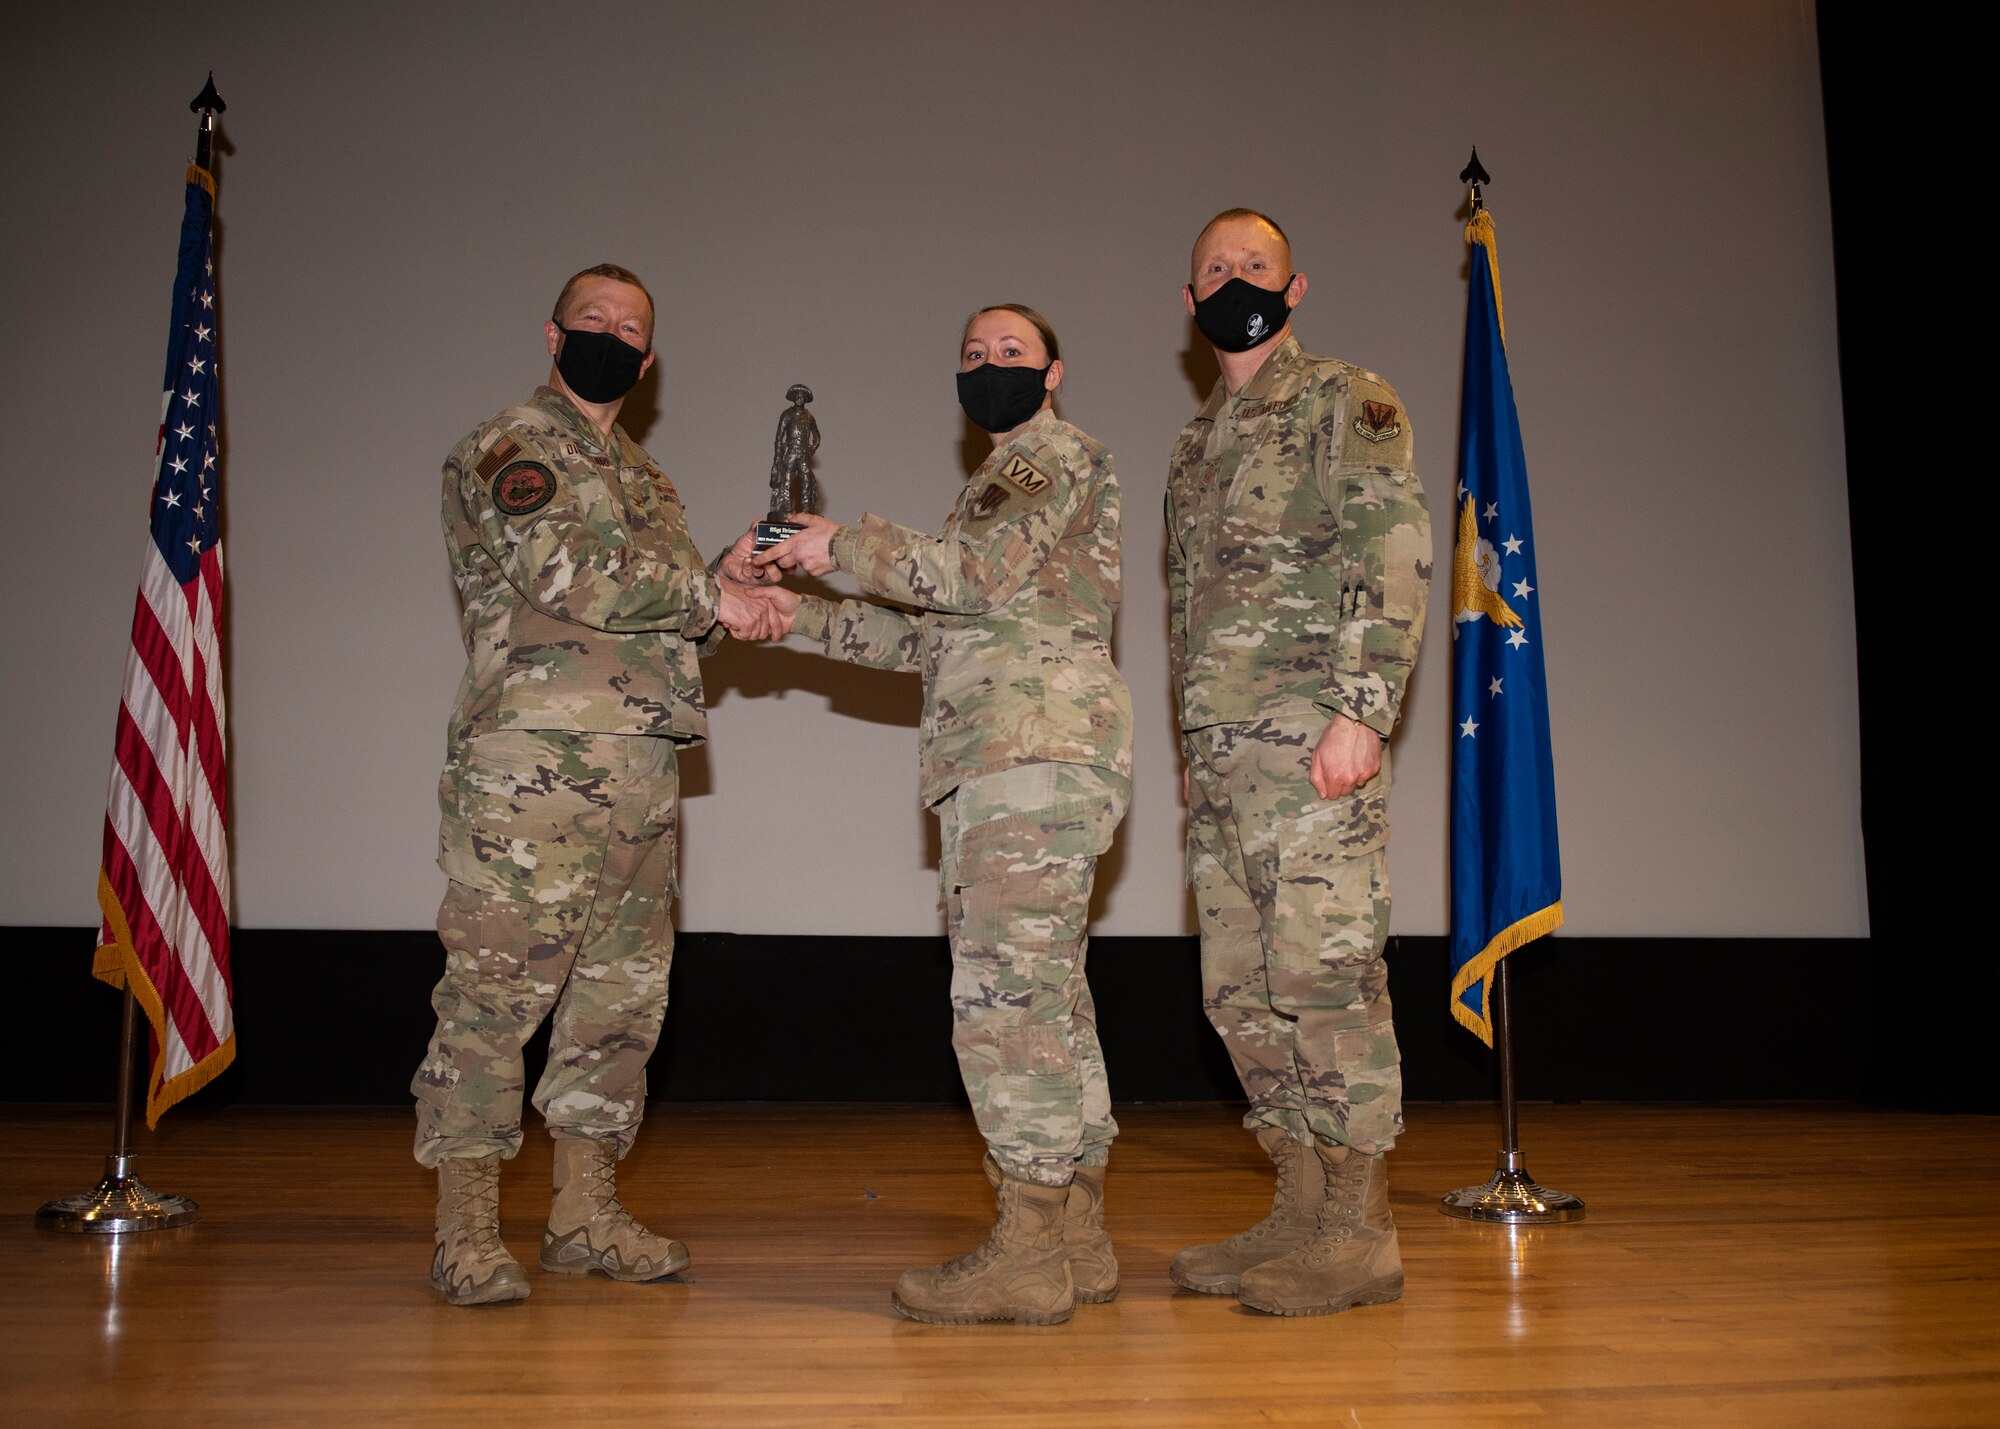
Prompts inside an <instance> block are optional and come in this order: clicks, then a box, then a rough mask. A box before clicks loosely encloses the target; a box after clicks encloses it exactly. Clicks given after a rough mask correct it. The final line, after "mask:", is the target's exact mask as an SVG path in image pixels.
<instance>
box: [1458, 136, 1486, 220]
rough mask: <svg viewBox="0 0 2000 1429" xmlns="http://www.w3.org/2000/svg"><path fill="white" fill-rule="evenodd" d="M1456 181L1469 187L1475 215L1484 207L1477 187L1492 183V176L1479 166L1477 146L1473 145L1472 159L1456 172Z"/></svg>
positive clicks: (1484, 204)
mask: <svg viewBox="0 0 2000 1429" xmlns="http://www.w3.org/2000/svg"><path fill="white" fill-rule="evenodd" d="M1458 181H1459V182H1460V183H1462V184H1469V185H1471V187H1472V211H1473V212H1474V213H1477V212H1479V210H1481V209H1482V208H1484V207H1486V200H1485V199H1483V198H1481V197H1480V196H1479V186H1480V185H1481V184H1490V183H1492V182H1493V175H1491V174H1489V173H1487V172H1486V169H1485V167H1484V166H1483V165H1481V164H1480V162H1479V147H1478V145H1476V144H1475V145H1474V146H1473V149H1472V158H1471V159H1470V160H1469V161H1467V163H1466V165H1465V167H1464V168H1462V169H1460V170H1459V171H1458Z"/></svg>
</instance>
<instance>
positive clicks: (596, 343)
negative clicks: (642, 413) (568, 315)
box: [556, 327, 646, 406]
mask: <svg viewBox="0 0 2000 1429" xmlns="http://www.w3.org/2000/svg"><path fill="white" fill-rule="evenodd" d="M562 335H563V345H562V352H561V354H560V355H558V356H557V358H556V371H558V372H560V373H561V374H562V380H563V381H565V382H567V383H568V384H569V390H570V391H572V392H574V393H576V395H577V396H579V397H581V398H583V400H584V401H586V402H591V403H595V404H597V405H600V406H602V405H603V404H605V403H609V402H616V401H617V400H618V399H619V398H620V397H623V396H624V395H625V394H626V393H627V392H630V391H631V390H632V388H633V386H634V385H635V384H636V383H637V382H638V380H639V369H640V368H642V367H644V366H645V365H646V354H645V353H643V352H641V351H640V350H639V349H638V348H636V347H634V346H632V344H631V343H629V342H623V341H620V340H619V337H618V335H617V334H616V333H610V332H592V331H590V330H589V329H588V328H573V327H566V328H563V329H562Z"/></svg>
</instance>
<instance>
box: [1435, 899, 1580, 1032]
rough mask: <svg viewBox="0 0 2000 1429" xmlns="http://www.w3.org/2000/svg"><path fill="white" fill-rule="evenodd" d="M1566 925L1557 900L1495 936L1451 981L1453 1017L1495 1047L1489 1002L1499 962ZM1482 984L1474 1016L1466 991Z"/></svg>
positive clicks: (1466, 1028) (1559, 901)
mask: <svg viewBox="0 0 2000 1429" xmlns="http://www.w3.org/2000/svg"><path fill="white" fill-rule="evenodd" d="M1562 923H1563V905H1562V899H1560V898H1558V899H1557V900H1556V901H1555V902H1553V903H1551V904H1550V905H1549V906H1548V907H1546V908H1544V909H1542V910H1541V911H1539V912H1536V913H1530V914H1529V915H1528V916H1527V917H1525V918H1522V919H1520V920H1519V921H1517V922H1515V923H1512V924H1510V925H1508V926H1507V927H1505V928H1502V929H1501V930H1500V931H1499V932H1498V933H1496V934H1494V935H1493V940H1492V941H1491V942H1489V943H1488V944H1487V945H1486V946H1485V947H1483V948H1481V949H1480V950H1479V953H1478V955H1477V956H1476V957H1474V958H1473V959H1472V960H1471V961H1469V962H1467V963H1466V965H1465V966H1464V967H1462V968H1460V969H1459V970H1458V972H1457V973H1456V974H1454V975H1453V977H1452V980H1451V1015H1452V1016H1453V1017H1456V1018H1457V1019H1458V1020H1459V1024H1460V1025H1461V1026H1463V1027H1464V1028H1465V1030H1466V1031H1468V1032H1470V1033H1471V1034H1472V1035H1473V1036H1475V1037H1477V1038H1478V1039H1479V1040H1480V1041H1482V1042H1484V1043H1485V1044H1486V1045H1487V1046H1489V1047H1491V1046H1492V1045H1493V1009H1492V1008H1491V1007H1490V1006H1488V999H1490V998H1491V997H1492V996H1493V982H1492V978H1493V969H1495V968H1496V967H1498V966H1500V959H1502V958H1504V957H1506V956H1507V954H1509V953H1511V952H1513V951H1514V950H1515V949H1516V948H1520V947H1525V946H1526V945H1527V944H1529V943H1532V942H1534V941H1535V939H1537V938H1539V937H1541V936H1542V935H1543V934H1545V933H1553V932H1554V931H1555V930H1556V929H1558V928H1560V927H1561V926H1562ZM1474 983H1478V984H1479V1011H1477V1012H1474V1011H1473V1010H1472V1009H1471V1008H1469V1007H1467V1006H1466V1005H1465V1003H1464V1002H1462V1001H1461V1000H1460V999H1462V998H1463V997H1464V996H1465V993H1466V989H1468V988H1470V987H1471V986H1472V985H1473V984H1474Z"/></svg>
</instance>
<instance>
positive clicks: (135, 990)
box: [90, 166, 236, 1128]
mask: <svg viewBox="0 0 2000 1429" xmlns="http://www.w3.org/2000/svg"><path fill="white" fill-rule="evenodd" d="M188 172H189V173H190V174H198V173H200V172H201V170H200V169H197V168H194V167H192V166H190V167H189V169H188ZM97 906H98V908H99V909H100V910H101V911H102V912H103V914H104V923H105V926H106V927H108V928H109V929H110V930H111V941H110V942H108V943H101V944H99V945H98V949H97V952H96V954H95V955H94V956H93V957H92V958H91V960H90V975H91V976H92V977H94V978H96V979H97V980H98V981H99V982H108V983H110V984H111V985H112V986H113V987H117V988H130V989H131V990H132V996H133V997H135V998H137V999H138V1000H139V1007H140V1009H141V1010H142V1011H143V1012H144V1013H145V1014H146V1021H147V1022H149V1023H151V1024H152V1028H153V1059H152V1063H151V1065H150V1066H149V1067H148V1068H147V1070H146V1125H147V1127H148V1128H151V1127H155V1126H158V1125H159V1124H160V1113H161V1112H163V1111H165V1110H166V1109H167V1108H168V1107H170V1106H172V1105H173V1104H174V1103H175V1102H177V1101H179V1100H181V1099H182V1098H183V1097H186V1096H188V1095H190V1094H192V1093H194V1092H198V1091H200V1090H201V1089H202V1088H203V1087H205V1086H207V1085H208V1084H209V1083H210V1082H212V1081H214V1080H215V1079H216V1077H217V1076H218V1075H219V1074H220V1073H221V1071H222V1069H223V1068H224V1067H227V1066H228V1065H229V1064H230V1063H231V1062H233V1061H235V1060H236V1034H235V1033H234V1032H231V1033H230V1034H229V1040H228V1041H227V1042H224V1043H223V1044H222V1045H221V1046H220V1047H217V1048H216V1049H215V1050H214V1051H213V1052H210V1053H209V1054H208V1055H207V1056H206V1057H203V1058H202V1059H201V1060H200V1061H199V1062H196V1063H195V1064H194V1065H193V1066H192V1067H189V1068H188V1069H187V1070H186V1071H185V1072H182V1073H181V1074H180V1075H179V1076H177V1077H175V1078H174V1079H173V1080H171V1081H162V1080H161V1079H160V1063H161V1062H162V1060H164V1058H165V1056H166V1038H165V1037H163V1036H162V1035H161V1029H162V1028H164V1027H165V1026H166V1025H167V1009H166V1006H165V1004H164V1003H162V1002H161V1001H160V990H159V989H158V988H156V987H154V986H153V980H152V979H151V978H149V977H147V976H146V969H145V968H144V967H143V966H141V964H140V962H139V954H138V953H137V952H136V951H135V950H134V948H133V946H132V925H131V924H130V923H129V922H128V921H127V920H126V917H125V909H124V907H123V906H122V905H121V904H120V903H119V902H118V892H117V890H116V889H114V888H113V887H112V886H111V880H110V879H109V878H107V877H106V876H105V875H104V873H103V872H102V871H101V870H100V871H99V873H98V875H97Z"/></svg>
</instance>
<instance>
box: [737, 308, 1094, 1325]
mask: <svg viewBox="0 0 2000 1429" xmlns="http://www.w3.org/2000/svg"><path fill="white" fill-rule="evenodd" d="M992 313H999V314H1010V313H1011V310H1007V309H989V310H987V311H986V312H985V313H981V314H979V315H976V317H975V322H977V321H978V320H979V319H981V318H985V317H986V316H987V315H988V314H992ZM1017 321H1018V319H1017ZM1038 321H1039V320H1038ZM968 331H969V332H970V331H973V329H968ZM1050 336H1051V337H1052V335H1050ZM1052 355H1053V354H1052ZM1118 513H1119V497H1118V484H1117V479H1116V477H1114V476H1113V474H1112V470H1111V457H1110V454H1109V453H1108V452H1106V451H1105V450H1104V448H1103V447H1101V446H1100V445H1099V444H1098V443H1097V442H1095V441H1093V440H1092V439H1091V438H1090V437H1088V436H1086V435H1085V434H1084V433H1082V432H1081V431H1078V430H1077V429H1076V428H1075V427H1073V426H1071V425H1069V424H1068V423H1067V422H1064V421H1062V420H1061V419H1059V418H1058V417H1057V416H1056V415H1055V412H1054V410H1053V408H1052V407H1050V406H1048V405H1046V404H1045V405H1044V406H1043V407H1042V408H1041V410H1040V411H1038V412H1037V413H1036V414H1035V415H1034V416H1033V417H1032V418H1031V419H1029V420H1028V421H1026V422H1025V423H1024V424H1022V425H1021V426H1019V427H1018V428H1015V429H1014V430H1012V431H1011V432H1008V433H1007V434H1006V435H1005V436H1004V438H1000V439H998V445H997V446H996V447H995V449H994V451H993V454H992V455H991V456H990V457H989V458H987V460H986V461H985V462H984V463H983V464H982V465H981V466H980V467H979V469H978V470H977V471H975V472H974V473H973V474H972V477H971V479H970V480H969V481H968V482H967V483H966V486H965V488H964V490H963V491H962V492H961V493H960V494H959V498H958V501H957V503H956V504H955V506H954V507H953V510H952V513H951V515H950V517H949V519H948V520H947V521H946V522H945V525H944V529H943V530H942V531H941V532H940V533H939V534H938V535H936V536H928V535H924V534H922V533H921V532H918V531H914V530H910V529H908V528H906V527H902V526H897V525H892V524H891V523H889V522H887V521H884V520H882V519H881V518H879V517H876V516H865V517H863V518H862V520H861V521H860V522H859V523H858V524H856V525H851V526H841V527H838V528H834V529H833V530H832V534H831V538H830V544H829V546H828V551H829V555H830V559H831V562H832V565H833V567H834V568H837V569H839V570H843V571H847V572H849V573H851V574H852V575H853V576H854V577H855V578H856V579H857V581H858V582H859V584H860V586H861V588H862V590H864V591H865V592H867V594H868V595H869V596H871V597H873V598H874V599H875V600H884V601H894V602H897V603H898V605H900V606H903V607H908V609H907V610H905V609H896V608H892V607H890V606H886V605H879V604H875V603H874V601H873V600H847V601H841V602H839V603H838V604H835V603H831V602H827V601H822V600H818V599H814V598H811V597H806V598H804V599H803V601H802V602H801V604H800V608H799V609H798V611H797V614H796V616H795V617H794V623H793V626H792V629H793V630H794V631H795V632H797V633H800V634H803V635H807V636H809V637H811V638H812V639H815V640H819V641H821V642H823V643H824V645H825V647H826V651H827V653H828V654H829V655H832V656H834V657H835V658H837V659H841V660H848V661H852V662H854V663H857V664H863V665H872V666H875V667H877V668H881V669H889V670H911V671H917V672H920V673H921V674H922V675H923V679H924V712H923V722H922V727H921V733H920V737H919V761H920V765H921V770H920V773H921V779H920V792H921V796H922V798H923V801H924V802H925V803H926V804H927V805H929V806H931V807H932V808H934V809H935V810H936V811H937V814H938V818H939V823H940V826H941V835H942V849H943V852H942V858H941V860H940V870H939V872H940V878H941V883H942V885H943V897H944V907H945V914H946V922H947V926H948V930H949V933H950V937H951V949H952V984H951V1000H952V1018H953V1034H952V1045H953V1047H954V1049H955V1050H956V1052H957V1054H958V1063H959V1070H960V1073H961V1074H962V1075H963V1077H964V1080H965V1089H966V1093H967V1095H968V1096H969V1097H970V1099H971V1102H972V1108H973V1114H974V1116H975V1117H976V1119H977V1120H978V1123H979V1129H980V1132H981V1133H982V1135H984V1137H985V1138H986V1143H987V1146H988V1149H989V1155H988V1174H989V1177H990V1179H992V1180H993V1181H994V1183H995V1185H996V1187H998V1189H999V1194H1000V1216H999V1220H1000V1224H999V1225H997V1226H996V1228H995V1233H994V1239H992V1240H989V1241H988V1243H987V1244H986V1245H985V1246H982V1247H981V1248H980V1249H979V1250H978V1251H975V1252H972V1253H971V1254H970V1255H968V1256H961V1257H959V1258H958V1259H957V1260H955V1261H950V1262H947V1263H946V1264H945V1265H943V1266H940V1267H933V1268H932V1269H930V1270H923V1271H910V1272H908V1273H907V1274H905V1275H904V1276H903V1278H902V1280H901V1281H900V1282H899V1283H898V1285H897V1290H896V1297H895V1304H896V1306H897V1308H898V1309H899V1310H901V1311H902V1312H903V1313H904V1314H906V1315H910V1316H911V1317H912V1318H917V1319H924V1320H929V1321H932V1322H934V1323H954V1324H955V1323H967V1322H970V1321H973V1320H993V1319H1011V1320H1019V1321H1023V1322H1029V1323H1052V1322H1056V1321H1060V1320H1063V1319H1067V1318H1068V1316H1069V1314H1070V1311H1071V1308H1072V1306H1073V1304H1074V1301H1075V1300H1078V1299H1081V1300H1085V1301H1103V1300H1109V1299H1111V1298H1112V1296H1113V1294H1115V1293H1116V1289H1117V1262H1116V1260H1115V1259H1114V1258H1113V1256H1112V1253H1111V1246H1110V1241H1109V1238H1108V1237H1107V1236H1106V1235H1105V1233H1104V1230H1103V1218H1102V1216H1103V1212H1102V1197H1103V1182H1104V1167H1105V1164H1106V1162H1107V1161H1108V1159H1109V1157H1110V1153H1111V1142H1112V1139H1113V1137H1115V1136H1116V1135H1117V1130H1118V1128H1117V1124H1116V1123H1115V1122H1114V1121H1113V1119H1112V1116H1111V1098H1110V1091H1109V1087H1108V1084H1107V1082H1106V1079H1105V1069H1104V1056H1103V1053H1102V1051H1101V1050H1100V1048H1099V1046H1098V1040H1097V1025H1096V1011H1095V1007H1094V1005H1093V1003H1092V1001H1091V996H1090V987H1089V985H1088V983H1087V982H1086V981H1085V979H1084V958H1085V949H1086V946H1087V942H1088V940H1087V937H1086V921H1087V918H1088V912H1089V904H1090V892H1091V885H1092V880H1093V878H1094V876H1095V872H1096V864H1097V858H1098V856H1099V855H1100V854H1102V853H1104V851H1105V850H1106V849H1108V848H1109V847H1110V846H1111V839H1112V835H1113V833H1114V831H1115V830H1116V829H1117V827H1118V823H1119V821H1120V819H1122V818H1123V816H1124V813H1125V808H1126V803H1127V800H1128V796H1129V791H1130V787H1131V772H1132V706H1131V696H1130V694H1129V693H1128V692H1127V690H1126V687H1125V681H1124V679H1123V678H1122V677H1121V676H1120V675H1119V673H1118V671H1117V668H1116V667H1115V666H1114V665H1113V664H1112V659H1111V629H1112V618H1113V616H1114V614H1115V613H1116V611H1117V608H1118V602H1119V599H1120V592H1121V571H1120V564H1119V547H1118ZM821 524H824V525H828V526H830V523H821ZM795 539H797V538H795ZM783 550H784V548H782V547H781V548H779V550H778V551H775V552H773V553H772V558H776V559H780V560H782V559H783V558H784V557H783ZM815 573H817V572H815ZM1010 1235H1013V1236H1014V1237H1015V1240H1016V1241H1019V1242H1021V1243H1020V1244H1016V1245H1015V1246H1014V1248H1013V1254H1014V1259H1013V1260H1012V1261H1009V1260H1008V1259H1007V1255H1006V1253H1005V1251H1006V1246H1005V1244H1004V1243H1006V1242H1008V1237H1009V1236H1010ZM1037 1235H1039V1236H1042V1237H1044V1239H1045V1240H1046V1239H1047V1238H1048V1237H1053V1241H1052V1244H1053V1247H1054V1249H1053V1253H1052V1255H1041V1254H1039V1253H1037V1252H1033V1251H1032V1250H1031V1249H1028V1248H1025V1246H1026V1242H1027V1241H1032V1240H1034V1238H1035V1236H1037ZM1065 1246H1067V1257H1066V1258H1067V1262H1068V1263H1067V1264H1066V1265H1065V1264H1064V1263H1063V1262H1064V1260H1065ZM1044 1248H1046V1246H1045V1247H1044ZM1009 1267H1011V1268H1009Z"/></svg>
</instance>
